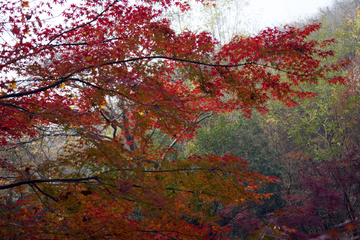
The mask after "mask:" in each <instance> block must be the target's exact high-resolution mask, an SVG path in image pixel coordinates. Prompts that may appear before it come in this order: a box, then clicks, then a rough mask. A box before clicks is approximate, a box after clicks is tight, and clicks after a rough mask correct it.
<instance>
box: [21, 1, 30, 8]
mask: <svg viewBox="0 0 360 240" xmlns="http://www.w3.org/2000/svg"><path fill="white" fill-rule="evenodd" d="M21 6H22V7H30V6H29V1H24V2H22V4H21Z"/></svg>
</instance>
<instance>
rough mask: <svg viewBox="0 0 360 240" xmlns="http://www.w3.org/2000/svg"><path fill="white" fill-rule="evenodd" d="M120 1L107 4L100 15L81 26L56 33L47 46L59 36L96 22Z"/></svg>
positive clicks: (116, 0)
mask: <svg viewBox="0 0 360 240" xmlns="http://www.w3.org/2000/svg"><path fill="white" fill-rule="evenodd" d="M118 1H119V0H115V1H114V2H113V3H111V4H109V6H107V7H106V8H105V9H104V11H102V12H101V13H100V14H98V15H97V16H96V17H95V18H93V19H92V20H91V21H89V22H87V23H84V24H81V25H79V26H77V27H74V28H71V29H69V30H67V31H64V32H62V33H60V34H58V35H56V36H55V37H53V38H52V39H51V40H50V41H49V42H48V44H46V46H49V45H50V43H52V42H53V41H54V40H55V39H57V38H58V37H60V36H62V35H64V34H66V33H68V32H72V31H74V30H76V29H79V28H82V27H85V26H86V25H89V24H91V23H92V22H95V21H96V20H97V19H98V18H99V17H101V15H103V14H104V13H105V12H106V11H107V10H109V8H111V7H112V6H113V5H114V4H115V3H117V2H118Z"/></svg>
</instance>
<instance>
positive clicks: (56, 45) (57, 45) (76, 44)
mask: <svg viewBox="0 0 360 240" xmlns="http://www.w3.org/2000/svg"><path fill="white" fill-rule="evenodd" d="M124 39H129V38H110V39H106V40H104V41H101V42H99V43H98V44H102V43H107V42H111V41H114V40H124ZM95 44H96V43H95ZM86 45H89V43H88V42H79V43H60V44H54V45H50V46H48V47H63V46H86Z"/></svg>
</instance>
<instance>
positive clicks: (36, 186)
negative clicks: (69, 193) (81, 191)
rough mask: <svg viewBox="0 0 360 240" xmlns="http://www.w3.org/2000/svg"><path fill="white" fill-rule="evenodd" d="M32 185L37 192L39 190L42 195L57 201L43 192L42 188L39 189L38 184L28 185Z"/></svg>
mask: <svg viewBox="0 0 360 240" xmlns="http://www.w3.org/2000/svg"><path fill="white" fill-rule="evenodd" d="M31 185H33V186H34V187H35V188H36V189H37V190H38V191H39V192H41V193H42V194H43V195H45V196H47V197H48V198H51V199H52V200H54V201H55V202H59V201H58V200H56V199H55V198H54V197H53V196H51V195H49V194H47V193H45V192H44V191H43V190H41V189H40V188H39V187H38V185H36V184H35V183H34V184H30V186H31Z"/></svg>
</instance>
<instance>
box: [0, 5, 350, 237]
mask: <svg viewBox="0 0 360 240" xmlns="http://www.w3.org/2000/svg"><path fill="white" fill-rule="evenodd" d="M64 4H65V5H64ZM66 4H67V3H66V1H63V0H53V1H47V2H29V1H6V2H2V3H1V5H0V11H1V14H2V20H1V28H0V34H1V37H2V38H1V39H2V40H1V41H2V42H1V50H0V51H1V53H0V56H1V58H0V71H1V75H0V116H1V121H0V136H1V142H0V144H1V147H2V149H1V150H2V152H1V156H0V157H1V161H0V163H1V165H0V167H1V172H0V173H1V181H2V183H1V184H2V185H1V186H0V190H1V191H2V192H1V195H0V197H1V202H0V204H1V205H0V208H1V211H0V215H1V217H0V225H1V233H0V234H1V236H2V237H5V238H34V239H39V238H61V239H64V238H68V239H73V238H74V239H75V238H78V239H89V238H124V239H146V238H150V239H153V238H163V239H168V238H178V237H182V238H186V239H191V238H194V239H195V238H196V239H197V238H204V239H209V238H210V237H211V236H220V235H219V234H221V232H222V231H225V230H226V229H223V228H221V227H219V225H218V224H217V219H218V215H217V214H216V208H215V207H214V202H217V203H221V204H223V205H225V206H227V205H230V204H231V205H232V206H234V204H235V205H236V204H238V205H243V204H247V203H248V202H250V201H260V200H261V199H262V198H264V197H268V196H269V195H266V194H264V195H262V194H259V193H257V191H256V190H257V189H259V188H260V184H261V183H262V182H274V181H276V179H275V178H272V177H264V176H261V175H260V174H258V173H256V172H252V171H250V170H248V169H247V166H248V164H247V162H246V161H245V159H242V158H239V157H235V156H233V155H225V156H222V157H219V156H215V155H205V156H202V157H199V156H191V157H189V158H188V159H176V160H169V159H168V158H167V156H168V154H170V153H173V150H172V148H173V146H174V144H176V142H178V141H182V140H183V139H187V138H190V137H192V136H194V135H195V134H196V129H197V128H198V127H199V123H200V122H201V121H202V120H203V119H206V118H208V117H209V116H210V115H211V114H214V113H221V112H229V111H233V110H241V111H243V112H244V114H246V115H247V116H250V115H251V111H252V110H254V109H256V110H258V111H260V112H266V102H267V101H268V100H270V99H273V100H278V101H280V102H283V103H285V104H286V105H288V106H294V105H295V104H296V103H295V102H294V100H293V97H295V96H297V97H299V98H310V97H313V96H314V95H315V94H314V93H311V92H302V91H299V90H294V88H293V87H294V86H297V85H298V84H300V83H303V82H308V83H314V84H316V83H317V81H318V79H319V78H325V76H326V77H327V78H326V81H328V82H329V83H339V82H340V83H341V82H343V81H344V80H345V79H343V78H342V77H338V76H330V75H331V72H333V71H334V70H337V69H338V68H340V67H341V66H344V65H345V64H346V63H345V62H340V63H338V64H335V65H331V66H322V64H321V61H322V60H323V59H326V58H327V57H328V56H331V55H333V52H332V51H328V50H326V51H324V50H322V49H321V47H322V46H325V45H328V44H330V43H331V42H333V40H329V41H325V42H317V41H308V40H307V37H308V36H309V34H311V33H312V32H314V31H316V30H318V29H319V28H320V25H319V24H316V23H315V24H312V25H308V26H305V27H303V28H301V29H296V28H292V27H285V28H284V29H282V30H279V29H266V30H264V31H262V32H261V33H259V34H258V35H257V36H254V37H248V38H241V37H235V38H234V39H233V40H232V41H230V42H229V43H228V44H227V45H225V46H223V47H222V48H221V49H220V50H218V51H216V50H215V49H217V48H218V45H217V41H216V40H215V39H213V38H212V37H211V35H210V34H209V33H204V32H202V33H193V32H190V31H184V32H182V33H180V34H175V32H174V31H173V30H172V29H171V28H170V21H169V20H168V19H164V18H162V12H163V11H164V10H165V9H167V8H169V7H179V8H180V9H181V10H183V11H186V10H187V8H188V7H187V6H188V5H187V4H186V2H179V1H171V0H156V1H153V0H147V1H135V2H134V1H127V0H123V1H119V0H115V1H114V0H112V1H107V0H95V1H94V0H84V1H82V2H79V3H74V4H68V5H66ZM63 6H66V7H65V8H64V7H63ZM59 9H65V10H63V11H62V13H61V15H60V17H58V18H53V15H55V14H56V12H58V10H59ZM280 72H282V73H285V74H284V75H283V77H281V75H280ZM155 130H160V131H162V132H163V133H164V134H167V135H169V136H171V137H172V138H173V139H175V140H174V142H173V143H172V144H171V145H170V146H157V145H155V144H153V141H152V136H153V133H154V131H155ZM45 149H47V151H45Z"/></svg>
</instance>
